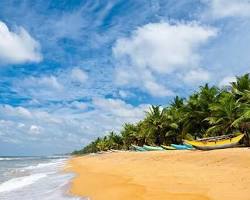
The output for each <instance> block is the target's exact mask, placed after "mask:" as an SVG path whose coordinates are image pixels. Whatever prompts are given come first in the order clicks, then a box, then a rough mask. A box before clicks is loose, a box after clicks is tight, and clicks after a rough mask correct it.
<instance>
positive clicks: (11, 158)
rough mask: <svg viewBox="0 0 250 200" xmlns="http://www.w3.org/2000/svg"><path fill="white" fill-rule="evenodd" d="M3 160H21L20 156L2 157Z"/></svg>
mask: <svg viewBox="0 0 250 200" xmlns="http://www.w3.org/2000/svg"><path fill="white" fill-rule="evenodd" d="M1 160H20V158H0V161H1Z"/></svg>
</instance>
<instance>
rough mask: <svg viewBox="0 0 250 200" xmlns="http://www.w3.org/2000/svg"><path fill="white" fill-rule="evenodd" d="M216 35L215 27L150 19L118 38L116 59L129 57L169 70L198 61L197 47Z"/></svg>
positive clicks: (158, 69)
mask: <svg viewBox="0 0 250 200" xmlns="http://www.w3.org/2000/svg"><path fill="white" fill-rule="evenodd" d="M215 35H216V30H215V29H212V28H209V27H203V26H200V25H198V24H196V23H189V24H181V23H178V24H173V25H172V24H169V23H165V22H161V23H151V24H147V25H145V26H143V27H139V28H138V29H137V30H135V31H134V32H133V33H132V36H131V37H129V38H121V39H118V40H117V42H116V45H115V46H114V48H113V52H114V55H115V57H116V58H117V59H124V58H128V59H129V63H130V64H131V65H133V66H137V67H139V68H150V69H152V70H153V71H155V72H159V73H170V72H173V71H175V70H176V69H178V68H183V67H188V66H190V65H191V66H193V65H196V64H197V62H198V61H199V54H198V52H197V48H198V47H199V46H200V45H201V44H203V43H205V42H206V41H207V40H208V39H209V38H210V37H211V36H215Z"/></svg>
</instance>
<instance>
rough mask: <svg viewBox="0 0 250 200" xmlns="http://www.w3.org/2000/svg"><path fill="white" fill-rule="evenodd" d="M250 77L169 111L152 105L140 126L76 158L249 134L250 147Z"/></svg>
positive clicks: (206, 90)
mask: <svg viewBox="0 0 250 200" xmlns="http://www.w3.org/2000/svg"><path fill="white" fill-rule="evenodd" d="M249 130H250V77H249V74H245V75H243V76H242V77H237V80H236V82H232V83H231V86H230V88H224V89H222V90H220V89H219V88H217V87H214V86H213V87H209V85H208V84H206V85H204V86H202V87H200V88H199V91H197V92H195V93H194V94H192V95H191V96H190V97H189V98H187V100H184V99H182V98H180V97H178V96H177V97H175V98H174V100H173V101H172V102H171V103H170V105H169V106H167V107H161V106H159V105H158V106H154V105H152V106H151V107H150V108H149V110H148V111H146V115H145V118H144V119H143V120H141V121H139V122H138V123H134V124H131V123H125V124H124V125H123V127H122V129H121V131H120V133H119V134H116V133H114V132H113V131H112V132H109V134H108V135H107V136H104V137H102V138H97V139H96V140H95V141H93V142H91V143H90V144H88V145H87V146H85V147H84V148H83V149H81V150H79V151H74V152H73V153H72V154H74V155H79V154H86V153H95V152H98V151H107V150H111V149H126V150H127V149H129V148H130V146H131V144H135V145H140V146H141V145H143V144H148V145H161V144H166V145H168V144H171V143H175V144H180V143H182V140H183V139H190V140H192V139H195V138H197V137H199V138H202V137H207V136H216V135H223V134H232V133H237V132H244V133H246V138H247V140H248V141H247V142H246V144H248V145H249V137H248V136H249V135H248V133H249Z"/></svg>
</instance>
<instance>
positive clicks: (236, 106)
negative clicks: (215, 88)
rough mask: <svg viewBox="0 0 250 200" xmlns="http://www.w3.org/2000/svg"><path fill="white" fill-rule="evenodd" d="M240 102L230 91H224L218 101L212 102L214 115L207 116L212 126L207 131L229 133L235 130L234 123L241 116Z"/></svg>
mask: <svg viewBox="0 0 250 200" xmlns="http://www.w3.org/2000/svg"><path fill="white" fill-rule="evenodd" d="M240 106H241V105H240V103H239V102H237V101H236V100H235V98H234V96H233V95H232V94H231V93H229V92H223V93H222V94H221V96H220V98H219V100H218V102H216V103H212V104H211V106H210V110H211V112H212V116H210V117H207V118H206V120H207V121H208V122H209V124H210V125H211V127H210V128H209V129H208V130H207V133H212V134H219V135H222V134H229V133H232V132H233V130H234V127H233V123H234V121H235V120H236V119H237V118H238V117H239V116H240V113H241V112H240Z"/></svg>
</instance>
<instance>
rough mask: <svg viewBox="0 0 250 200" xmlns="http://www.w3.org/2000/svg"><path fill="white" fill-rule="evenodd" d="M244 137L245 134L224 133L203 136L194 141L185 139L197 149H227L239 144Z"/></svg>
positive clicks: (186, 142) (185, 141)
mask: <svg viewBox="0 0 250 200" xmlns="http://www.w3.org/2000/svg"><path fill="white" fill-rule="evenodd" d="M243 137H244V134H240V135H238V136H234V135H223V136H218V137H210V138H203V139H199V140H194V141H189V140H184V143H185V144H189V145H192V146H193V147H195V148H196V149H200V150H213V149H225V148H230V147H235V146H237V145H238V143H239V141H240V140H241V139H242V138H243Z"/></svg>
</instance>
